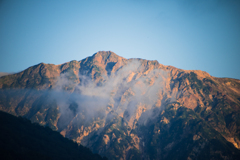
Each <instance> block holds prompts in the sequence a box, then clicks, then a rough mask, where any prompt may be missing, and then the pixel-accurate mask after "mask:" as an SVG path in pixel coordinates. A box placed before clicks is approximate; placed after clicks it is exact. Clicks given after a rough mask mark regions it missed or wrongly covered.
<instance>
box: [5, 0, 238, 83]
mask: <svg viewBox="0 0 240 160" xmlns="http://www.w3.org/2000/svg"><path fill="white" fill-rule="evenodd" d="M102 50H105V51H108V50H111V51H113V52H115V53H116V54H118V55H120V56H122V57H125V58H143V59H149V60H158V62H159V63H161V64H164V65H172V66H175V67H178V68H181V69H199V70H203V71H207V72H208V73H210V74H211V75H213V76H217V77H231V78H237V79H240V63H239V61H240V1H239V0H105V1H104V0H95V1H94V0H82V1H80V0H65V1H61V0H0V72H19V71H22V70H24V69H26V68H28V67H29V66H32V65H35V64H38V63H40V62H44V63H53V64H61V63H64V62H68V61H70V60H81V59H83V58H85V57H87V56H91V55H92V54H94V53H96V52H97V51H102Z"/></svg>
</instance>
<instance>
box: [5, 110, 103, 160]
mask: <svg viewBox="0 0 240 160" xmlns="http://www.w3.org/2000/svg"><path fill="white" fill-rule="evenodd" d="M0 130H1V132H0V155H1V159H8V160H11V159H19V160H28V159H29V160H30V159H31V160H32V159H34V160H37V159H41V160H42V159H53V160H55V159H56V160H60V159H69V160H70V159H81V160H106V159H107V158H105V157H104V158H102V157H101V156H100V155H98V154H93V153H92V152H91V151H90V150H89V149H88V148H86V147H83V146H81V145H80V146H78V144H77V143H74V142H73V141H71V140H69V139H67V138H64V137H63V136H62V135H61V134H60V133H58V132H56V131H52V130H51V129H50V128H48V127H43V126H40V125H39V124H35V123H34V124H32V123H31V122H30V121H29V120H27V119H25V118H22V117H15V116H13V115H10V114H8V113H5V112H1V111H0Z"/></svg>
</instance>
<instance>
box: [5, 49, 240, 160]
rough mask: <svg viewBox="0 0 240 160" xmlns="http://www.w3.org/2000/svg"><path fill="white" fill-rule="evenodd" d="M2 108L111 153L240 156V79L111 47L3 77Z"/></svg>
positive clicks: (117, 155) (156, 156)
mask: <svg viewBox="0 0 240 160" xmlns="http://www.w3.org/2000/svg"><path fill="white" fill-rule="evenodd" d="M0 88H1V90H0V110H2V111H4V112H8V113H11V114H13V115H15V116H23V117H25V118H27V119H30V120H31V121H32V122H37V123H39V124H41V125H44V126H49V127H50V128H52V129H53V130H56V131H59V132H60V133H61V134H62V135H63V136H65V137H67V138H69V139H72V140H74V141H75V142H77V143H80V144H82V145H84V146H87V147H89V148H90V149H91V150H92V151H93V152H94V153H99V154H100V155H102V156H106V157H108V158H109V159H127V160H130V159H144V160H145V159H146V160H147V159H189V160H190V159H238V158H239V156H240V150H239V149H240V80H237V79H231V78H216V77H213V76H211V75H209V74H208V73H206V72H203V71H200V70H182V69H178V68H175V67H172V66H164V65H161V64H159V63H158V62H157V61H149V60H144V59H135V58H133V59H125V58H123V57H120V56H118V55H116V54H115V53H113V52H111V51H107V52H105V51H102V52H97V53H95V54H94V55H93V56H91V57H87V58H85V59H83V60H81V61H71V62H67V63H64V64H61V65H54V64H44V63H40V64H38V65H35V66H32V67H29V68H28V69H26V70H24V71H22V72H19V73H16V74H11V75H7V76H3V77H0Z"/></svg>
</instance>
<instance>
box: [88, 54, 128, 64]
mask: <svg viewBox="0 0 240 160" xmlns="http://www.w3.org/2000/svg"><path fill="white" fill-rule="evenodd" d="M92 58H93V59H94V60H96V61H98V62H104V63H108V62H117V61H120V60H123V59H125V58H123V57H121V56H119V55H117V54H116V53H114V52H112V51H98V52H97V53H95V54H94V55H93V56H92Z"/></svg>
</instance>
